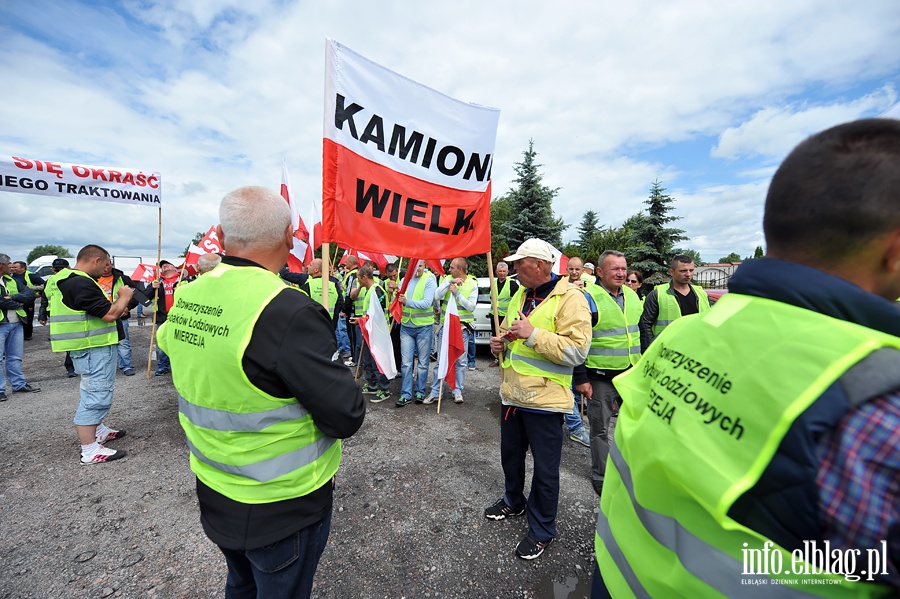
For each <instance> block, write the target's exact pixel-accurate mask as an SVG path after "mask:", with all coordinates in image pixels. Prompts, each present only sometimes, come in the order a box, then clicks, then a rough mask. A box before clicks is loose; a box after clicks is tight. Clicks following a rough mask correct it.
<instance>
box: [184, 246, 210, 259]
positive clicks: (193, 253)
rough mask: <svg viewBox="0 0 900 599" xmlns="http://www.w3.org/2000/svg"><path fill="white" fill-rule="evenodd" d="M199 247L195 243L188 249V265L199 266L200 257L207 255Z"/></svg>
mask: <svg viewBox="0 0 900 599" xmlns="http://www.w3.org/2000/svg"><path fill="white" fill-rule="evenodd" d="M205 253H206V252H204V251H203V250H202V249H201V248H200V246H199V245H194V244H193V243H192V244H191V246H190V247H189V248H188V251H187V257H186V258H185V259H184V261H185V263H187V264H197V262H199V261H200V256H202V255H203V254H205Z"/></svg>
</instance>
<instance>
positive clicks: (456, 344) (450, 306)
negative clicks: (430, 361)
mask: <svg viewBox="0 0 900 599" xmlns="http://www.w3.org/2000/svg"><path fill="white" fill-rule="evenodd" d="M464 353H466V346H465V344H464V343H463V334H462V323H461V322H460V321H459V312H457V311H456V299H454V297H453V294H452V293H451V294H450V299H449V300H448V301H447V312H446V314H444V328H443V330H442V331H441V347H440V349H439V350H438V372H437V377H438V378H439V379H444V380H445V381H447V385H449V386H450V388H451V389H454V390H455V389H456V361H457V360H458V359H459V357H460V356H461V355H463V354H464Z"/></svg>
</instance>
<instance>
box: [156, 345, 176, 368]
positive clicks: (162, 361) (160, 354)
mask: <svg viewBox="0 0 900 599" xmlns="http://www.w3.org/2000/svg"><path fill="white" fill-rule="evenodd" d="M156 369H157V370H172V364H171V363H170V362H169V356H167V355H166V352H164V351H163V350H161V349H159V346H158V345H157V346H156Z"/></svg>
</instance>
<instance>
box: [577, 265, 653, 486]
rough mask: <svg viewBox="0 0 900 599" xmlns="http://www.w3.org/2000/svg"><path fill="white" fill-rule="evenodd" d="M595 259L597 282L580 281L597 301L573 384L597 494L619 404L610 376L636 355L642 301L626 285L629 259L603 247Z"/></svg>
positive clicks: (614, 374)
mask: <svg viewBox="0 0 900 599" xmlns="http://www.w3.org/2000/svg"><path fill="white" fill-rule="evenodd" d="M571 262H572V261H571V260H570V261H569V263H570V264H571ZM597 264H598V265H599V269H598V271H599V273H598V274H599V276H598V277H597V283H596V284H594V283H588V284H587V285H585V291H586V292H587V293H588V294H590V296H591V298H593V300H594V303H595V304H596V305H597V314H598V318H597V323H596V324H595V325H594V329H593V331H592V332H591V335H592V336H591V349H590V351H589V352H588V357H587V360H586V361H585V363H584V364H583V365H581V366H579V367H577V368H576V369H575V373H574V377H575V389H576V390H577V391H578V392H579V394H580V395H581V396H582V397H585V398H586V399H588V400H590V401H588V404H587V416H588V422H590V424H591V434H590V447H591V484H592V485H593V486H594V491H596V492H597V495H600V493H601V491H602V490H603V476H604V473H605V471H606V457H607V455H608V454H609V443H608V441H607V436H608V430H609V428H610V424H611V421H612V419H613V418H614V416H615V414H616V413H617V410H618V409H619V406H620V405H621V403H622V398H621V397H619V393H618V392H617V391H616V388H615V387H614V386H613V384H612V380H613V378H614V377H616V376H617V375H619V374H622V373H623V372H625V371H626V370H628V369H629V368H631V366H632V365H634V364H636V363H637V361H638V360H639V359H640V357H641V342H640V335H639V332H638V321H639V320H640V318H641V300H640V298H639V297H638V296H637V294H636V293H635V292H634V291H632V290H631V289H630V288H628V287H627V286H625V276H626V275H627V274H628V264H627V262H626V260H625V255H624V254H623V253H622V252H618V251H616V250H606V251H605V252H603V253H602V254H600V259H599V260H597Z"/></svg>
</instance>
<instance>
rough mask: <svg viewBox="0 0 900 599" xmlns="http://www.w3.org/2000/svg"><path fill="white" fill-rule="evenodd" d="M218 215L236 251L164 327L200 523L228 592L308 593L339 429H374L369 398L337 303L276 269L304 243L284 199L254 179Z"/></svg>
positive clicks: (323, 537)
mask: <svg viewBox="0 0 900 599" xmlns="http://www.w3.org/2000/svg"><path fill="white" fill-rule="evenodd" d="M219 219H220V221H221V224H219V225H218V226H217V227H216V232H217V233H218V236H219V239H220V240H222V243H223V247H224V249H225V251H226V252H227V254H226V255H225V256H224V257H223V258H222V263H221V264H220V265H219V266H217V267H216V268H215V269H214V270H212V271H210V272H209V273H207V274H205V275H203V276H202V277H199V278H198V279H197V280H196V281H194V282H193V283H191V284H190V285H186V286H184V287H183V288H180V289H179V290H178V294H177V297H176V298H175V304H174V305H173V307H172V310H171V312H170V313H169V318H168V319H167V321H166V323H165V324H164V325H163V326H162V327H161V328H160V330H159V344H160V347H161V348H162V349H163V351H165V352H166V353H168V354H169V356H170V359H171V362H172V380H173V382H174V384H175V388H176V389H177V391H178V396H179V418H180V421H181V426H182V428H183V429H184V432H185V435H186V437H187V441H188V446H189V448H190V452H191V457H190V463H191V470H193V472H194V474H195V475H196V477H197V499H198V502H199V504H200V520H201V523H202V524H203V529H204V531H205V532H206V535H207V536H208V537H209V538H210V540H212V541H213V542H214V543H216V545H218V546H219V549H220V550H221V551H222V553H223V555H224V556H225V561H226V564H227V566H228V577H227V581H226V585H225V596H226V597H238V596H240V597H257V596H259V597H274V596H278V597H308V596H309V594H310V591H311V589H312V584H313V578H314V576H315V572H316V567H317V566H318V563H319V558H320V557H321V555H322V552H323V551H324V549H325V544H326V542H327V540H328V534H329V531H330V529H331V511H332V501H333V499H332V498H333V489H334V482H333V479H334V476H335V474H336V473H337V470H338V466H339V465H340V461H341V441H340V439H344V438H347V437H349V436H351V435H352V434H354V433H355V432H356V431H357V430H358V429H359V427H360V426H361V425H362V422H363V418H364V416H365V403H364V402H363V397H362V394H361V393H360V391H359V388H358V387H357V386H356V382H355V381H354V380H353V375H352V374H351V373H350V371H349V370H348V369H347V368H345V367H344V366H343V365H342V364H341V363H340V362H338V361H336V356H337V347H336V345H335V340H334V334H333V330H332V327H331V322H330V319H329V317H328V313H327V312H326V311H325V308H323V307H322V306H321V305H319V304H318V303H317V302H315V301H313V300H312V299H310V298H309V297H308V296H307V295H305V294H303V293H301V292H300V291H299V290H298V289H295V288H292V287H289V286H288V285H287V284H286V283H285V282H284V281H283V280H282V279H281V278H280V277H279V276H278V274H277V273H278V272H279V270H280V269H281V267H282V266H283V265H284V263H285V262H286V261H287V257H288V254H289V253H290V250H291V248H292V247H293V240H292V239H293V228H292V227H291V217H290V211H289V210H288V206H287V204H286V203H285V201H284V199H283V198H282V197H281V196H280V195H279V194H278V193H277V192H275V191H273V190H270V189H266V188H263V187H242V188H240V189H236V190H234V191H232V192H231V193H229V194H228V195H226V196H225V198H224V199H223V200H222V204H221V206H220V208H219ZM187 322H192V323H193V324H192V326H191V327H190V328H188V327H187V326H185V325H184V323H187ZM222 364H226V365H228V367H227V368H222Z"/></svg>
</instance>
